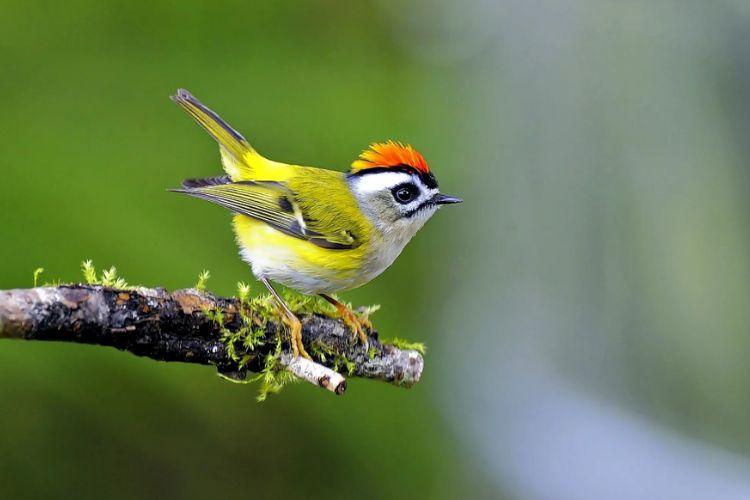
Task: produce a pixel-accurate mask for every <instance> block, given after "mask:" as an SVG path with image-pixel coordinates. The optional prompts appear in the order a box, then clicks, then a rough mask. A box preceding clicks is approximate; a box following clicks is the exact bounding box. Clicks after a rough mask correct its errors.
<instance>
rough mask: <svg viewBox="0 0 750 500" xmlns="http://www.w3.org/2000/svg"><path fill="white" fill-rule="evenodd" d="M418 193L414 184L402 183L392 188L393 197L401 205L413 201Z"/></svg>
mask: <svg viewBox="0 0 750 500" xmlns="http://www.w3.org/2000/svg"><path fill="white" fill-rule="evenodd" d="M418 194H419V190H418V189H417V186H415V185H414V184H402V185H400V186H396V187H395V188H393V197H394V198H395V199H396V201H397V202H399V203H401V204H402V205H406V204H407V203H409V202H411V201H414V199H415V198H416V197H417V195H418Z"/></svg>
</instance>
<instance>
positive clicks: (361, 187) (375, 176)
mask: <svg viewBox="0 0 750 500" xmlns="http://www.w3.org/2000/svg"><path fill="white" fill-rule="evenodd" d="M413 181H414V178H413V177H412V176H411V174H407V173H406V172H373V173H371V174H363V175H359V176H357V177H355V178H354V185H355V187H356V189H357V191H359V192H360V193H373V192H375V191H383V190H384V189H389V188H393V187H396V186H398V185H399V184H403V183H404V182H413Z"/></svg>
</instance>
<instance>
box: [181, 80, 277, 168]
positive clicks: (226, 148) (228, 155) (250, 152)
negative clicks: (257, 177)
mask: <svg viewBox="0 0 750 500" xmlns="http://www.w3.org/2000/svg"><path fill="white" fill-rule="evenodd" d="M170 99H172V100H173V101H174V102H176V103H177V104H179V105H180V107H181V108H182V109H184V110H185V111H186V112H187V114H189V115H190V116H191V117H193V119H194V120H195V121H196V122H198V124H199V125H200V126H201V127H203V129H204V130H205V131H206V132H208V134H209V135H210V136H211V137H213V138H214V139H215V140H216V142H218V143H219V148H220V150H221V159H222V163H223V164H224V170H225V171H226V172H227V174H229V177H231V178H232V180H243V179H246V180H249V179H252V178H253V177H254V170H255V167H256V165H257V164H258V163H261V162H267V160H266V159H265V158H263V157H262V156H260V155H259V154H258V153H257V152H256V151H255V149H253V147H252V146H251V145H250V143H249V142H247V139H245V138H244V137H242V134H240V133H239V132H237V131H236V130H235V129H233V128H232V127H231V126H229V124H228V123H227V122H225V121H224V120H222V119H221V117H220V116H219V115H217V114H216V113H215V112H214V111H212V110H211V109H209V108H208V107H206V106H204V105H203V103H201V102H200V101H199V100H198V99H196V98H195V97H194V96H193V94H191V93H190V92H188V91H187V90H185V89H178V90H177V94H176V95H173V96H170Z"/></svg>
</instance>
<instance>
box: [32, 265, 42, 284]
mask: <svg viewBox="0 0 750 500" xmlns="http://www.w3.org/2000/svg"><path fill="white" fill-rule="evenodd" d="M43 272H44V268H43V267H37V268H36V269H35V270H34V288H36V287H37V286H38V283H39V276H41V274H42V273H43Z"/></svg>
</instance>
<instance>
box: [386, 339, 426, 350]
mask: <svg viewBox="0 0 750 500" xmlns="http://www.w3.org/2000/svg"><path fill="white" fill-rule="evenodd" d="M381 342H382V343H383V344H391V345H394V346H396V347H398V348H399V349H408V350H412V351H417V352H418V353H420V354H424V353H425V351H427V346H426V345H425V344H424V343H423V342H409V341H408V340H404V339H400V338H398V337H393V338H392V339H383V340H382V341H381Z"/></svg>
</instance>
